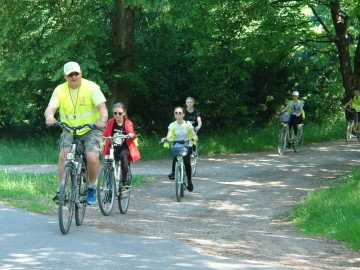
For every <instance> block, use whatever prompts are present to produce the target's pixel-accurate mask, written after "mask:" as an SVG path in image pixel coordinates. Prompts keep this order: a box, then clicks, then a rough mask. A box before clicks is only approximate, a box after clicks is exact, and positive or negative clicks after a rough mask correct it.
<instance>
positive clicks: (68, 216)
mask: <svg viewBox="0 0 360 270" xmlns="http://www.w3.org/2000/svg"><path fill="white" fill-rule="evenodd" d="M74 178H75V175H74V174H73V171H72V168H71V167H70V166H66V167H65V168H64V172H63V176H62V179H61V186H60V194H59V227H60V231H61V232H62V234H67V233H68V232H69V229H70V226H71V221H72V218H73V214H74V208H75V196H76V195H75V193H76V184H75V179H74Z"/></svg>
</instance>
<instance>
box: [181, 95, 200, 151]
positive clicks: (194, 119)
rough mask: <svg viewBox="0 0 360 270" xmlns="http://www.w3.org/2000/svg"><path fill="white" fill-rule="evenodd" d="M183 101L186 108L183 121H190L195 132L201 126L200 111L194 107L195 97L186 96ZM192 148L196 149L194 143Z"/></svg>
mask: <svg viewBox="0 0 360 270" xmlns="http://www.w3.org/2000/svg"><path fill="white" fill-rule="evenodd" d="M185 103H186V109H185V116H184V119H185V121H190V122H191V124H192V125H193V127H194V130H195V132H196V133H197V132H198V131H199V130H200V128H201V126H202V121H201V117H200V111H199V110H198V109H196V108H194V105H195V99H194V98H193V97H187V98H186V100H185ZM192 149H193V151H195V150H196V144H194V145H193V147H192Z"/></svg>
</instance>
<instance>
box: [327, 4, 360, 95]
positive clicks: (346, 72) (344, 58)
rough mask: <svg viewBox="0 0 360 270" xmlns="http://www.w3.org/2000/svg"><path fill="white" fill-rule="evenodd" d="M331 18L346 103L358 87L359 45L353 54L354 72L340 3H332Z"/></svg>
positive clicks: (345, 17) (346, 26) (344, 16)
mask: <svg viewBox="0 0 360 270" xmlns="http://www.w3.org/2000/svg"><path fill="white" fill-rule="evenodd" d="M330 5H331V17H332V20H333V23H334V27H335V32H336V39H335V44H336V46H337V50H338V55H339V62H340V71H341V76H342V84H343V87H344V89H345V95H346V101H348V100H349V99H350V98H352V97H353V91H354V90H355V89H356V88H358V87H359V70H360V69H359V67H360V66H359V64H360V49H359V43H358V46H357V49H356V53H355V59H354V71H353V70H352V67H351V57H350V49H349V39H348V17H347V15H346V14H344V13H342V11H341V10H340V1H338V0H337V1H332V2H331V3H330Z"/></svg>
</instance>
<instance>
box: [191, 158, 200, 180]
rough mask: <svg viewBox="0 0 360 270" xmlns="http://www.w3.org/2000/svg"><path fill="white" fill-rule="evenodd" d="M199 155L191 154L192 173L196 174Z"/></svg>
mask: <svg viewBox="0 0 360 270" xmlns="http://www.w3.org/2000/svg"><path fill="white" fill-rule="evenodd" d="M197 159H198V158H197V156H191V160H190V164H191V174H192V176H195V174H196V166H197Z"/></svg>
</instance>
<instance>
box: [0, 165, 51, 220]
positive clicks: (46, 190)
mask: <svg viewBox="0 0 360 270" xmlns="http://www.w3.org/2000/svg"><path fill="white" fill-rule="evenodd" d="M0 179H1V181H0V198H1V200H2V202H4V203H6V204H9V205H12V206H15V207H18V208H22V209H26V210H30V211H33V212H37V213H47V212H51V211H52V210H53V208H54V203H53V202H52V200H51V198H52V196H53V195H54V191H55V190H56V187H57V182H58V180H57V176H56V175H55V174H54V173H53V174H18V173H7V172H5V171H0Z"/></svg>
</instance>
